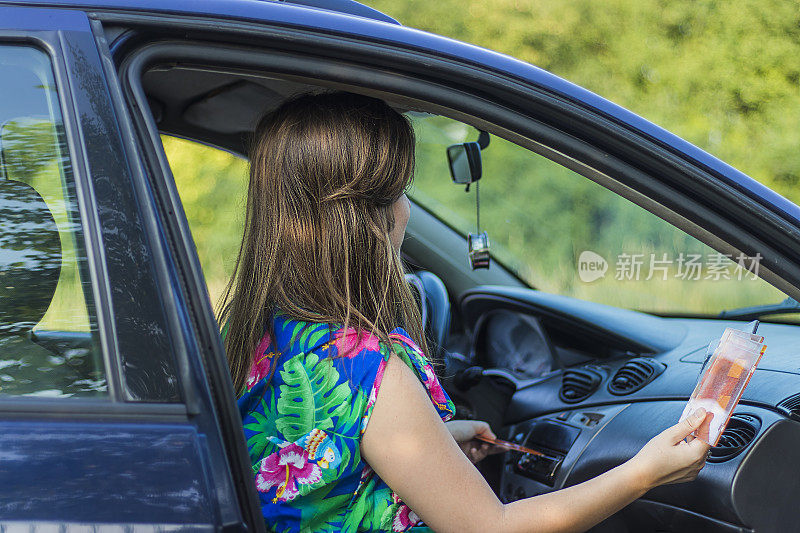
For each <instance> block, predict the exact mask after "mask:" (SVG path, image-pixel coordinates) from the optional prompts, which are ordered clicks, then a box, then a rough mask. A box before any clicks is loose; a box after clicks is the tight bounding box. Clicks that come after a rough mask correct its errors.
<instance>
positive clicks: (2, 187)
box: [0, 179, 61, 394]
mask: <svg viewBox="0 0 800 533" xmlns="http://www.w3.org/2000/svg"><path fill="white" fill-rule="evenodd" d="M60 274H61V238H60V236H59V233H58V227H57V226H56V221H55V219H54V218H53V214H52V213H51V212H50V209H49V208H48V207H47V204H46V203H45V201H44V199H42V197H41V196H40V195H39V193H38V192H36V190H35V189H34V188H33V187H31V186H30V185H27V184H25V183H22V182H19V181H12V180H7V179H4V180H0V302H2V305H0V394H30V393H36V392H40V391H42V390H43V389H49V388H51V387H48V386H47V384H45V383H43V382H42V381H43V380H42V379H41V378H42V376H41V374H40V370H41V368H42V367H45V366H49V365H45V364H43V363H45V362H46V361H47V360H48V359H47V358H49V357H52V356H54V355H56V354H54V353H52V352H51V351H49V350H47V349H45V348H44V347H42V346H40V345H39V344H37V343H35V342H33V340H31V332H32V330H33V327H34V326H36V324H38V323H39V321H40V320H41V319H42V317H43V316H44V314H45V312H46V311H47V309H48V308H49V307H50V302H51V301H52V299H53V295H54V294H55V290H56V285H58V278H59V276H60ZM47 382H48V383H49V382H50V379H47Z"/></svg>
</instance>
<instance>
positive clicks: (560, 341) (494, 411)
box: [450, 286, 800, 532]
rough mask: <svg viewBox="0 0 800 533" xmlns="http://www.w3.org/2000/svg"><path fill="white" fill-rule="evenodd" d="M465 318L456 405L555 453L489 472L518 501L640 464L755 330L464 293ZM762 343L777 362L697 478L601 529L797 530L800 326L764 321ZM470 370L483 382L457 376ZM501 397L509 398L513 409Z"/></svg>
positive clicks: (500, 464) (748, 392) (756, 383)
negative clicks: (710, 358) (717, 345)
mask: <svg viewBox="0 0 800 533" xmlns="http://www.w3.org/2000/svg"><path fill="white" fill-rule="evenodd" d="M460 311H461V321H462V326H463V327H464V328H465V331H467V332H468V333H469V348H468V351H469V354H468V355H467V356H466V357H465V358H464V362H463V363H462V366H465V367H468V368H462V369H460V370H459V369H458V368H456V367H453V366H452V365H451V368H450V370H451V371H452V372H454V374H455V375H456V379H455V380H454V382H455V386H454V396H455V397H456V398H457V404H459V402H460V403H461V405H465V407H466V410H467V411H468V412H469V411H470V410H472V411H473V412H472V413H471V415H473V416H475V417H480V418H484V419H487V420H488V421H490V423H493V427H494V428H495V429H496V430H498V431H499V432H500V434H501V435H502V436H504V437H505V438H507V439H509V440H512V441H514V442H517V443H519V444H522V445H524V446H526V447H528V448H532V449H534V450H537V451H539V452H540V453H541V454H542V455H537V456H534V455H530V454H522V453H519V452H508V453H505V454H502V455H500V456H498V457H500V459H498V460H497V461H496V462H495V463H493V464H492V467H493V472H491V473H490V474H489V475H487V473H486V472H485V470H486V469H484V475H487V479H488V480H489V481H490V483H492V484H493V485H494V488H495V490H496V492H497V493H498V495H499V497H500V498H501V499H502V500H503V501H506V502H511V501H515V500H518V499H521V498H526V497H530V496H534V495H537V494H541V493H544V492H548V491H552V490H556V489H559V488H563V487H567V486H571V485H574V484H577V483H581V482H583V481H585V480H588V479H590V478H592V477H594V476H597V475H599V474H601V473H602V472H605V471H607V470H608V469H610V468H613V467H614V466H617V465H619V464H621V463H623V462H625V461H626V460H627V459H629V458H630V457H632V456H633V455H634V454H635V453H636V452H637V451H638V450H639V449H640V448H641V447H642V446H643V445H644V444H645V443H646V442H647V441H648V440H649V439H650V438H652V437H653V436H655V435H656V434H658V433H659V432H661V431H662V430H664V429H666V428H667V427H669V426H671V425H673V424H674V423H676V422H677V421H678V419H679V417H680V414H681V412H682V411H683V408H684V406H685V403H686V401H687V400H688V398H689V396H690V394H691V392H692V390H693V389H694V386H695V384H696V380H697V377H698V374H699V371H700V368H701V366H702V364H703V362H704V360H705V352H706V347H707V345H708V343H709V342H710V341H711V340H713V339H715V338H717V337H719V335H720V334H721V333H722V331H723V330H724V328H726V327H742V326H743V323H741V322H735V321H725V320H713V319H690V318H662V317H656V316H653V315H648V314H644V313H637V312H635V311H629V310H624V309H618V308H614V307H610V306H604V305H600V304H594V303H590V302H585V301H581V300H576V299H572V298H567V297H561V296H557V295H551V294H546V293H541V292H539V291H534V290H525V289H516V288H509V287H494V286H492V287H479V288H476V289H474V290H471V291H468V292H467V293H465V294H464V295H462V298H461V302H460ZM759 333H760V334H763V335H764V336H765V338H766V343H767V345H768V348H767V352H766V354H765V355H764V357H763V358H762V360H761V363H760V365H759V368H758V369H757V370H756V372H755V373H754V375H753V377H752V378H751V380H750V383H749V385H748V387H747V388H746V389H745V392H744V395H743V397H742V399H741V401H740V403H739V405H738V406H737V408H736V410H735V411H734V416H733V417H732V419H731V422H730V423H729V425H728V428H727V429H726V431H725V434H724V435H723V437H722V439H721V441H720V443H719V444H718V446H717V447H715V448H714V449H712V454H711V457H710V458H709V461H708V463H707V465H706V466H705V468H704V469H703V470H702V471H701V473H700V475H699V476H698V478H697V479H696V480H695V481H692V482H690V483H684V484H678V485H666V486H661V487H658V488H656V489H654V490H652V491H650V492H648V493H647V494H646V495H645V496H644V497H643V498H641V499H639V500H637V501H636V502H634V503H633V504H631V505H629V506H628V507H626V508H625V509H624V510H623V511H621V512H619V513H617V514H616V515H614V516H612V517H611V518H609V519H608V520H606V521H605V522H603V523H601V524H600V525H598V526H596V527H595V528H593V529H592V530H591V531H594V532H611V531H614V532H617V531H681V532H683V531H704V532H716V531H719V532H728V531H759V532H761V531H790V530H794V529H795V528H796V526H795V525H794V524H795V521H796V520H795V519H796V511H795V505H796V504H795V502H796V501H797V500H798V498H800V484H798V483H797V481H796V480H797V475H798V473H800V394H798V393H800V326H794V325H788V324H768V323H764V324H762V325H761V327H760V328H759ZM476 368H477V369H478V370H475V369H476ZM469 373H471V374H470V375H471V376H472V380H471V381H469V380H465V379H461V380H459V379H457V378H458V376H460V375H466V374H469ZM475 376H479V378H478V379H476V377H475ZM465 381H466V383H465ZM487 381H488V382H489V383H491V384H493V387H492V386H487V384H486V382H487ZM498 384H499V385H503V386H504V388H503V387H498ZM494 390H505V391H506V392H507V394H506V396H505V397H504V401H502V402H498V401H497V398H496V397H494V393H493V391H494ZM508 391H510V392H508Z"/></svg>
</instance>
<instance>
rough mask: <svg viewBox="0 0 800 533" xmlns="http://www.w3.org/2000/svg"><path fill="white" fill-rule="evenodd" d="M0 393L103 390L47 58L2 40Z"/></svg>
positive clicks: (86, 277) (86, 393)
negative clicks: (9, 44) (3, 43)
mask: <svg viewBox="0 0 800 533" xmlns="http://www.w3.org/2000/svg"><path fill="white" fill-rule="evenodd" d="M0 228H1V229H0V395H25V396H53V397H70V396H105V395H107V385H106V379H105V371H104V367H103V362H102V357H101V352H100V348H99V344H98V339H97V325H96V321H95V312H94V305H93V296H92V289H91V282H90V279H89V274H88V270H87V262H86V251H85V249H84V248H83V237H82V230H81V223H80V217H79V212H78V206H77V200H76V196H75V186H74V182H73V177H72V171H71V164H70V159H69V153H68V151H67V145H66V140H65V135H64V124H63V120H62V116H61V111H60V109H59V104H58V98H57V91H56V86H55V82H54V79H53V73H52V67H51V64H50V60H49V58H48V56H47V55H46V54H45V53H44V52H42V51H39V50H37V49H34V48H30V47H24V46H0Z"/></svg>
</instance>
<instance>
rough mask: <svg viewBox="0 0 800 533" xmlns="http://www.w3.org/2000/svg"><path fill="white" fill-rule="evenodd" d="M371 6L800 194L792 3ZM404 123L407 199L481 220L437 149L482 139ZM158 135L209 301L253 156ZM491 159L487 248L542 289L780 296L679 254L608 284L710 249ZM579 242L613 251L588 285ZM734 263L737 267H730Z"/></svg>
mask: <svg viewBox="0 0 800 533" xmlns="http://www.w3.org/2000/svg"><path fill="white" fill-rule="evenodd" d="M365 3H366V4H367V5H370V6H371V7H374V8H376V9H378V10H380V11H383V12H385V13H387V14H388V15H390V16H392V17H394V18H396V19H398V20H399V21H400V22H401V23H403V24H404V25H406V26H411V27H415V28H419V29H422V30H425V31H430V32H434V33H438V34H441V35H445V36H448V37H452V38H455V39H458V40H461V41H466V42H470V43H474V44H477V45H480V46H483V47H487V48H491V49H493V50H496V51H498V52H502V53H505V54H508V55H511V56H514V57H516V58H519V59H522V60H524V61H527V62H530V63H532V64H534V65H537V66H540V67H542V68H544V69H546V70H549V71H551V72H553V73H555V74H557V75H559V76H561V77H563V78H565V79H567V80H569V81H572V82H574V83H576V84H578V85H581V86H583V87H585V88H587V89H589V90H591V91H594V92H596V93H598V94H600V95H601V96H603V97H605V98H608V99H609V100H611V101H613V102H615V103H617V104H620V105H622V106H623V107H626V108H628V109H630V110H631V111H633V112H635V113H638V114H640V115H641V116H643V117H645V118H647V119H649V120H651V121H652V122H655V123H656V124H658V125H660V126H662V127H664V128H666V129H668V130H670V131H672V132H673V133H675V134H677V135H679V136H681V137H683V138H685V139H686V140H688V141H690V142H692V143H694V144H696V145H697V146H699V147H700V148H703V149H705V150H707V151H709V152H710V153H712V154H714V155H716V156H718V157H719V158H721V159H722V160H723V161H726V162H727V163H729V164H731V165H733V166H734V167H737V168H738V169H740V170H742V171H743V172H745V173H747V174H749V175H750V176H752V177H753V178H755V179H757V180H759V181H761V182H763V183H764V184H766V185H767V186H769V187H771V188H772V189H774V190H775V191H777V192H779V193H780V194H782V195H784V196H786V197H788V198H789V199H790V200H792V201H794V202H796V203H797V202H800V191H799V190H798V181H799V180H800V131H798V123H800V4H798V3H797V2H777V1H764V0H760V1H758V2H756V1H753V0H740V1H739V2H719V1H709V0H699V1H683V0H681V1H667V0H663V1H660V0H605V1H603V2H597V1H596V0H595V1H592V0H585V1H583V0H580V1H534V0H528V1H524V0H492V1H485V0H483V1H477V0H458V1H456V0H436V1H425V2H423V1H416V0H412V1H398V0H392V1H389V0H368V1H366V2H365ZM413 120H414V124H415V129H416V131H417V135H418V141H419V142H418V154H417V157H418V165H417V173H416V177H415V187H414V190H412V191H410V193H411V195H412V197H413V198H414V199H415V200H417V201H418V202H419V203H421V204H422V205H424V206H426V207H427V208H429V209H431V210H433V211H434V212H436V214H437V215H439V216H441V217H442V218H444V219H445V220H447V221H448V223H450V224H451V225H452V226H453V227H455V228H456V229H458V230H460V231H462V232H466V231H470V230H472V231H474V197H472V196H471V195H465V194H464V193H463V189H456V188H455V186H453V185H452V184H450V182H449V175H448V174H447V167H446V159H445V157H444V147H445V146H446V145H447V144H451V143H453V142H463V141H465V140H475V138H476V135H477V132H476V131H475V130H474V129H472V128H469V127H467V126H466V125H463V124H460V123H456V122H455V121H450V120H449V119H444V118H441V117H427V118H426V117H414V118H413ZM164 145H165V148H166V150H167V154H168V157H169V159H170V162H171V164H172V168H173V172H174V174H175V177H176V181H177V183H178V188H179V191H180V193H181V197H182V199H183V202H184V207H185V209H186V212H187V216H188V218H189V221H190V224H191V227H192V231H193V234H194V238H195V241H196V244H197V247H198V253H199V255H200V258H201V261H202V263H203V267H204V271H205V274H206V278H207V281H208V283H209V290H210V293H211V297H212V300H214V303H216V301H217V298H218V296H219V294H220V292H221V290H222V288H223V286H224V284H225V282H226V281H227V277H228V276H229V275H230V271H231V269H232V267H233V264H234V262H235V258H236V253H237V251H238V245H239V242H238V237H239V236H240V235H241V224H242V220H241V219H242V214H243V211H244V194H245V186H246V183H247V165H246V162H245V161H243V160H240V159H237V158H235V157H233V156H231V155H230V154H227V153H224V152H221V151H219V150H215V149H211V148H207V147H202V146H199V145H196V144H194V143H189V142H186V141H182V140H178V139H171V138H164ZM484 163H485V169H484V176H485V177H484V180H483V181H482V182H481V183H482V189H481V201H482V206H483V205H485V207H486V209H485V211H483V212H482V214H481V217H482V222H484V225H485V227H486V229H488V230H489V233H490V237H491V238H492V241H493V248H494V249H495V252H496V257H497V258H498V259H499V260H501V261H502V262H504V263H505V264H507V265H509V266H510V267H511V268H512V269H513V270H515V271H516V272H518V274H519V275H520V276H521V277H522V278H523V279H525V280H526V281H527V282H528V283H530V284H532V285H533V286H535V287H537V288H541V289H544V290H548V291H552V292H559V293H562V294H567V295H571V296H576V297H581V298H587V299H590V300H595V301H600V302H603V303H609V304H613V305H621V306H624V307H629V308H635V309H643V310H648V311H655V312H660V313H688V314H703V313H709V314H710V313H717V312H719V311H720V310H722V309H724V308H729V307H735V306H740V305H753V304H760V303H768V302H774V301H778V300H780V299H781V298H783V295H782V294H781V293H780V292H779V291H777V290H775V289H773V288H772V287H770V286H768V285H767V284H766V283H764V282H763V281H761V280H756V281H750V280H746V281H742V280H735V279H731V280H719V279H716V280H714V279H699V280H693V281H685V280H676V274H677V272H676V271H675V269H676V268H677V265H675V264H674V263H673V264H672V265H671V267H670V268H671V270H670V271H669V279H667V280H661V279H651V280H649V281H647V282H645V281H644V280H638V281H636V280H633V281H631V280H615V279H614V276H613V272H614V261H615V260H616V258H617V256H618V255H619V254H620V253H637V252H638V253H643V254H645V260H647V257H646V256H647V254H651V253H657V254H658V255H659V256H661V254H662V253H669V254H670V255H669V257H670V259H672V260H673V261H674V260H675V259H676V258H677V257H678V254H679V253H687V252H696V253H698V254H703V255H704V258H705V257H706V256H707V255H708V254H710V253H711V252H713V250H711V249H709V248H708V247H705V246H704V245H702V244H700V243H699V242H697V241H695V240H694V239H692V238H691V237H688V236H686V235H685V234H683V233H682V232H680V231H679V230H675V229H673V228H671V227H668V226H665V223H664V222H663V221H661V220H660V219H657V218H656V217H654V216H652V215H650V214H649V213H646V212H644V211H643V210H641V209H639V208H638V207H636V206H633V205H632V204H630V203H628V202H626V201H622V200H620V199H619V198H617V197H615V196H614V195H612V194H610V193H608V191H606V190H605V189H602V188H601V187H599V186H597V185H595V184H594V183H592V182H589V181H588V180H586V179H584V178H582V177H580V176H577V175H576V174H574V173H571V172H570V171H568V170H566V169H563V168H562V167H559V166H558V165H555V164H554V163H552V162H550V161H548V160H546V159H544V158H541V157H539V156H536V155H535V154H531V153H530V152H528V151H527V150H523V149H521V148H519V147H517V146H515V145H513V144H512V143H509V142H506V141H503V140H501V139H497V138H493V140H492V145H491V146H490V147H489V149H488V150H487V151H486V153H485V155H484ZM509 191H514V194H510V193H509ZM534 199H535V202H534ZM565 206H566V207H569V209H568V210H565ZM559 217H561V218H563V219H564V220H563V221H562V222H563V223H561V224H560V225H559V224H558V223H557V221H558V219H559ZM565 217H566V218H565ZM631 228H637V230H636V232H633V233H631V232H630V231H629V230H630V229H631ZM626 235H627V237H626ZM586 249H589V250H592V251H595V252H598V253H599V254H600V255H601V256H603V257H604V258H605V259H606V260H607V261H608V262H609V269H610V270H609V274H608V275H607V276H606V278H605V279H603V280H601V281H599V282H597V283H591V284H589V283H583V282H581V281H580V280H578V279H577V276H576V267H575V265H576V261H577V257H578V255H579V254H580V253H581V251H582V250H586ZM729 266H730V267H731V272H733V268H734V266H735V265H729Z"/></svg>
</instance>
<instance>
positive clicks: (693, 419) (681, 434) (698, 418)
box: [668, 407, 706, 444]
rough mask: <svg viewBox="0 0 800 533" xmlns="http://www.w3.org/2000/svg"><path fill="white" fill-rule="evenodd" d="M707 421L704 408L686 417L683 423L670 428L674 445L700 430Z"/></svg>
mask: <svg viewBox="0 0 800 533" xmlns="http://www.w3.org/2000/svg"><path fill="white" fill-rule="evenodd" d="M705 419H706V410H705V409H703V408H702V407H701V408H699V409H698V410H696V411H695V412H694V413H692V415H691V416H689V417H686V418H685V419H683V420H682V421H681V422H678V423H677V424H675V425H674V426H672V427H671V428H669V430H668V431H669V435H670V438H671V440H672V444H678V443H679V442H680V441H682V440H683V439H685V438H686V437H688V436H689V434H691V433H692V432H693V431H694V430H696V429H697V428H699V427H700V426H701V425H702V423H703V421H704V420H705Z"/></svg>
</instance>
